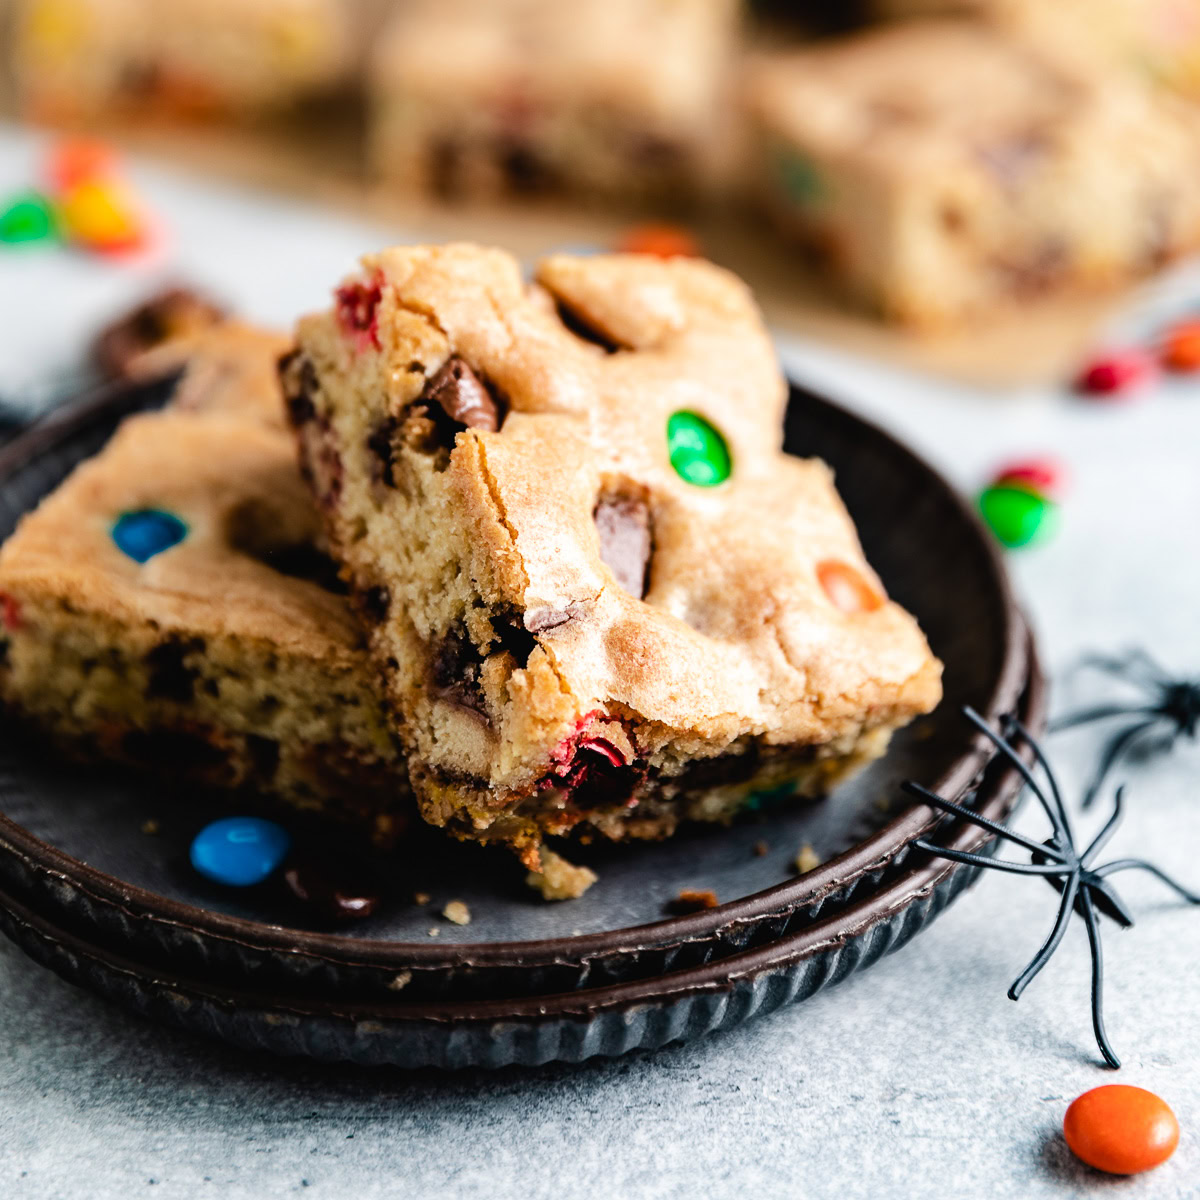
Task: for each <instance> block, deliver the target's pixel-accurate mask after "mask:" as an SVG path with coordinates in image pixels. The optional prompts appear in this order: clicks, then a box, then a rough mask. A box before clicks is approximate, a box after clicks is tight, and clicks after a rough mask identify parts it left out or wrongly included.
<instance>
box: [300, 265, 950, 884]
mask: <svg viewBox="0 0 1200 1200" xmlns="http://www.w3.org/2000/svg"><path fill="white" fill-rule="evenodd" d="M283 373H284V389H285V393H286V395H287V398H288V406H289V414H290V417H291V420H292V421H293V423H294V425H295V427H296V429H297V432H298V436H299V441H300V447H301V457H302V465H303V469H304V471H305V473H306V475H307V478H308V479H309V480H310V483H311V486H312V488H313V491H314V494H315V495H316V497H317V501H318V504H319V506H320V508H321V510H322V512H323V513H324V514H325V517H326V525H327V528H328V530H329V533H330V539H331V547H332V551H333V553H334V555H335V557H337V558H339V559H340V561H341V562H342V564H343V574H344V575H346V577H347V578H348V579H349V580H350V583H351V590H352V594H353V595H354V597H355V600H356V602H357V605H358V609H359V612H360V615H361V617H362V619H363V621H364V622H365V624H366V626H367V627H368V628H369V642H370V649H371V650H372V652H373V655H374V659H375V662H376V663H377V664H378V666H379V667H380V668H381V670H382V674H383V678H384V685H385V687H386V693H387V695H386V698H387V700H388V702H389V706H390V707H391V708H392V709H393V710H394V711H395V712H396V713H397V714H399V715H400V716H401V717H403V724H402V725H401V726H400V727H399V728H398V730H397V732H398V734H399V735H400V736H401V737H402V739H403V741H404V744H405V749H406V751H407V753H408V755H409V768H410V776H411V779H412V783H413V787H414V792H415V794H416V796H417V799H418V804H419V806H420V809H421V812H422V815H423V816H424V817H425V818H426V820H428V821H430V822H431V823H433V824H434V825H439V826H445V827H447V828H448V829H449V830H451V831H452V832H453V833H454V834H456V835H458V836H459V837H463V838H478V839H481V840H501V841H506V842H509V843H511V844H512V845H514V846H515V847H516V848H517V849H518V850H519V851H520V852H521V853H522V856H523V858H524V860H525V861H526V863H527V865H529V867H530V868H531V869H532V870H534V871H537V870H538V869H539V855H538V846H539V843H540V841H541V839H542V837H543V836H544V835H547V834H563V833H566V832H568V831H569V830H571V829H573V828H578V829H579V830H580V832H582V833H584V834H585V835H590V834H591V833H593V832H595V831H599V832H600V833H603V834H605V835H607V836H608V837H611V838H614V839H622V838H634V837H643V838H652V837H661V836H665V835H667V834H670V833H671V832H672V831H673V830H674V829H675V828H676V826H677V825H678V824H679V822H680V821H682V820H685V819H698V820H710V821H712V820H727V819H728V818H730V817H731V816H732V815H733V814H734V813H735V812H736V811H737V809H738V808H739V807H741V806H742V805H743V804H744V803H745V802H746V800H747V799H748V798H749V797H750V796H751V795H752V794H753V793H755V792H757V791H761V790H762V789H766V788H781V789H789V788H791V789H794V790H795V792H796V793H797V794H800V795H806V796H811V795H815V794H818V793H821V792H824V791H825V790H826V789H827V788H829V787H830V786H831V785H832V784H834V783H835V782H836V781H837V780H838V779H840V778H841V777H842V776H844V775H845V774H846V773H848V772H849V771H851V770H853V769H854V768H855V767H857V766H859V765H861V764H862V763H864V762H866V761H867V760H869V759H871V758H874V757H875V756H876V755H878V754H880V753H882V751H883V749H884V747H885V746H886V745H887V742H888V738H889V736H890V734H891V733H892V731H893V730H894V729H895V728H897V727H898V726H900V725H903V724H904V723H905V722H907V721H908V720H909V719H910V718H912V717H913V716H915V715H916V714H918V713H924V712H928V711H929V710H930V709H931V708H932V707H933V706H934V705H935V704H936V703H937V701H938V699H939V697H940V690H941V685H940V672H941V665H940V664H939V663H938V661H937V660H936V659H935V658H934V657H933V655H932V654H931V653H930V650H929V647H928V645H927V644H926V641H925V639H924V637H923V636H922V634H921V632H920V630H919V629H918V628H917V625H916V622H915V621H914V620H913V619H912V617H910V616H909V615H908V614H907V613H905V612H904V611H903V610H901V609H900V608H899V607H898V606H897V605H895V604H894V603H892V602H890V601H889V600H888V599H887V597H886V596H885V594H884V591H883V588H882V586H881V584H880V581H879V579H878V578H877V577H876V576H875V574H874V573H873V572H872V570H871V568H870V566H868V564H867V563H866V562H865V561H864V559H863V554H862V550H861V549H860V547H859V544H858V540H857V537H856V534H855V531H854V528H853V525H852V523H851V521H850V518H849V517H848V515H847V513H846V511H845V509H844V508H843V507H842V504H841V502H840V500H839V498H838V496H837V493H836V491H835V490H834V486H833V480H832V477H831V474H830V472H829V470H828V468H827V467H826V466H825V465H824V464H823V463H821V462H817V461H802V460H800V459H797V458H794V457H791V456H788V455H785V454H783V453H782V452H781V450H780V445H781V425H782V418H783V409H784V404H785V398H786V388H785V385H784V381H783V379H782V378H781V376H780V374H779V370H778V367H777V366H776V363H775V358H774V354H773V351H772V347H771V343H770V340H769V338H768V337H767V334H766V332H765V330H764V329H763V326H762V323H761V320H760V318H759V315H758V312H757V310H756V308H755V306H754V304H753V302H752V300H751V298H750V296H749V294H748V293H747V291H746V289H745V288H744V287H743V285H742V284H741V283H740V282H739V281H738V280H736V279H735V278H734V277H732V276H731V275H729V274H727V273H726V272H724V271H722V270H720V269H718V268H717V267H714V266H712V265H711V264H708V263H704V262H701V261H699V260H685V259H673V260H669V261H667V260H658V259H652V258H649V257H647V256H643V255H624V256H623V255H613V256H602V257H595V258H573V257H566V256H560V257H554V258H550V259H547V260H546V261H544V262H542V263H541V265H540V266H539V268H538V270H537V275H536V282H535V283H534V284H533V285H531V286H527V285H525V284H524V283H523V282H522V279H521V272H520V269H519V266H518V264H517V262H516V261H515V260H514V259H513V258H512V257H511V256H510V255H508V254H506V253H503V252H501V251H499V250H490V249H484V248H480V247H477V246H470V245H450V246H442V247H404V248H398V249H393V250H388V251H386V252H384V253H381V254H379V255H373V256H369V257H367V258H365V259H364V260H363V270H362V273H361V274H359V275H356V276H354V277H352V278H350V279H348V280H347V281H346V282H345V283H343V285H342V286H341V287H340V288H339V289H338V291H337V293H336V302H335V304H334V307H333V308H332V309H331V310H330V311H328V312H324V313H321V314H318V315H314V316H310V317H306V318H304V319H303V320H301V322H300V323H299V326H298V349H297V351H296V353H295V355H294V356H292V357H291V359H290V360H285V364H284V368H283ZM542 874H543V876H544V877H545V878H544V881H543V880H539V886H545V887H548V888H551V889H553V888H554V887H555V881H554V880H553V879H552V878H550V877H549V875H547V874H546V872H543V873H542Z"/></svg>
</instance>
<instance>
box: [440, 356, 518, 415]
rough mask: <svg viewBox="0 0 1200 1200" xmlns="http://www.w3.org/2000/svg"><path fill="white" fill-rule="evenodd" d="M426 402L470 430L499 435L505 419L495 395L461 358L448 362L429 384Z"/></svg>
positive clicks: (455, 357)
mask: <svg viewBox="0 0 1200 1200" xmlns="http://www.w3.org/2000/svg"><path fill="white" fill-rule="evenodd" d="M422 399H424V400H427V401H431V402H432V403H434V404H437V405H438V406H439V407H440V408H441V409H442V411H443V412H444V413H445V414H446V416H448V417H449V418H450V420H451V421H453V422H455V423H456V424H458V425H463V426H466V428H468V429H482V430H485V431H486V432H488V433H495V432H496V430H497V429H499V428H500V424H501V421H502V419H503V417H502V414H501V412H500V406H499V405H498V404H497V403H496V401H495V399H494V398H493V397H492V394H491V392H489V391H488V389H487V388H486V387H485V386H484V384H483V382H482V381H481V380H480V378H479V376H478V375H476V374H475V372H474V371H472V370H471V368H470V367H468V366H467V364H466V363H465V362H463V360H462V359H461V358H459V357H458V356H457V355H455V356H454V357H453V358H450V359H447V360H446V362H445V363H444V364H443V365H442V367H441V369H440V370H439V371H438V372H437V374H436V375H434V377H433V378H432V379H431V380H430V381H429V382H428V383H427V384H426V385H425V391H424V392H423V393H422Z"/></svg>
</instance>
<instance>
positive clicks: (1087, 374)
mask: <svg viewBox="0 0 1200 1200" xmlns="http://www.w3.org/2000/svg"><path fill="white" fill-rule="evenodd" d="M1157 373H1158V372H1157V370H1156V368H1155V363H1154V359H1153V357H1151V355H1150V354H1149V353H1147V352H1146V351H1145V350H1141V349H1139V348H1137V347H1135V346H1131V347H1129V348H1128V349H1126V350H1114V351H1112V352H1110V353H1108V354H1103V355H1101V356H1100V357H1098V358H1095V359H1093V360H1092V361H1091V362H1090V363H1088V364H1087V366H1085V367H1084V369H1083V370H1082V371H1081V372H1080V374H1079V378H1078V379H1076V381H1075V387H1076V389H1077V390H1078V391H1080V392H1084V393H1086V394H1088V395H1091V396H1104V397H1107V398H1109V399H1114V400H1115V399H1117V398H1129V397H1130V396H1132V395H1133V394H1135V393H1136V392H1138V391H1140V390H1142V389H1144V388H1145V387H1147V386H1148V385H1149V384H1150V383H1151V382H1153V380H1154V378H1155V376H1156V375H1157Z"/></svg>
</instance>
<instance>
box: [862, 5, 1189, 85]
mask: <svg viewBox="0 0 1200 1200" xmlns="http://www.w3.org/2000/svg"><path fill="white" fill-rule="evenodd" d="M875 10H876V12H877V13H878V14H879V15H881V16H889V17H912V16H928V15H930V14H933V13H939V14H969V15H971V16H974V17H978V18H982V19H984V20H987V21H989V22H990V23H992V24H994V25H996V26H997V27H998V28H1001V29H1004V30H1006V31H1008V32H1010V33H1013V34H1015V35H1017V36H1022V37H1028V38H1031V39H1034V40H1036V41H1037V42H1038V43H1041V44H1043V45H1051V46H1053V47H1054V48H1055V50H1057V51H1060V52H1062V53H1064V54H1068V55H1074V56H1077V57H1079V56H1083V57H1087V56H1090V57H1091V58H1092V60H1093V62H1095V63H1096V64H1098V65H1099V66H1100V67H1101V69H1108V70H1114V69H1116V70H1122V69H1123V70H1126V71H1129V70H1133V71H1136V72H1137V73H1139V74H1141V75H1143V76H1144V77H1145V78H1146V79H1148V80H1151V81H1153V82H1155V83H1161V84H1164V85H1166V86H1167V87H1171V88H1174V89H1175V90H1177V91H1179V92H1182V93H1184V94H1185V95H1190V96H1192V97H1193V98H1196V97H1198V96H1200V0H1054V3H1052V4H1046V3H1044V0H876V3H875Z"/></svg>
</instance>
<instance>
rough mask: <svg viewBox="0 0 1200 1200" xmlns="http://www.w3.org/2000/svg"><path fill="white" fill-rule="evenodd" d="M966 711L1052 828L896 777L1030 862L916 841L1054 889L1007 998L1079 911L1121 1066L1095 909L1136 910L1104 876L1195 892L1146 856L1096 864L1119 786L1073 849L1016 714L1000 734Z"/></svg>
mask: <svg viewBox="0 0 1200 1200" xmlns="http://www.w3.org/2000/svg"><path fill="white" fill-rule="evenodd" d="M963 712H964V713H965V714H966V717H967V719H968V720H969V721H971V723H972V724H974V725H975V726H976V728H978V729H979V730H980V731H981V732H982V733H984V734H985V735H986V736H987V737H988V738H989V739H990V740H991V741H992V742H993V744H994V745H995V746H996V748H997V749H998V750H999V751H1000V753H1001V754H1002V755H1004V757H1005V758H1006V759H1008V761H1009V762H1010V763H1012V765H1013V766H1014V767H1016V769H1017V770H1018V771H1019V772H1020V773H1021V775H1022V777H1023V778H1024V780H1025V783H1026V784H1027V786H1028V787H1029V789H1030V790H1031V791H1032V792H1033V794H1034V795H1035V796H1036V797H1037V799H1038V802H1039V803H1040V804H1041V806H1042V809H1043V811H1044V812H1045V813H1046V816H1047V817H1048V818H1049V821H1050V825H1051V827H1052V828H1053V833H1052V835H1051V836H1050V837H1049V838H1047V839H1046V840H1045V841H1043V842H1037V841H1035V840H1034V839H1033V838H1029V837H1026V836H1025V835H1024V834H1020V833H1017V832H1016V831H1014V830H1012V829H1009V828H1008V827H1007V826H1005V825H1001V824H998V823H997V822H995V821H990V820H988V818H986V817H983V816H981V815H980V814H979V813H976V812H972V811H971V810H970V809H968V808H964V807H963V806H962V805H960V804H955V803H954V802H953V801H951V800H946V799H943V798H942V797H941V796H939V795H937V794H936V793H934V792H931V791H929V790H928V789H926V788H923V787H921V785H920V784H916V783H912V782H909V783H904V784H902V785H901V786H902V787H903V789H904V791H906V792H907V793H909V795H912V796H916V797H917V798H919V799H921V800H923V801H925V802H926V803H927V804H930V805H932V806H933V807H934V808H938V809H941V810H942V812H945V813H950V814H953V815H954V816H958V817H961V818H962V819H963V820H965V821H970V822H971V824H973V825H977V826H979V827H980V828H981V829H986V830H988V832H990V833H993V834H995V835H996V836H997V837H999V838H1004V839H1005V840H1007V841H1009V842H1012V843H1014V844H1015V845H1018V846H1022V847H1024V848H1025V849H1026V850H1028V851H1029V854H1030V861H1029V862H1027V863H1022V862H1009V861H1007V860H1004V859H995V858H991V857H989V856H988V855H986V854H971V853H968V852H966V851H962V850H952V849H950V848H948V847H945V846H939V845H937V844H936V843H934V842H931V841H929V839H928V838H918V839H917V840H916V841H915V842H914V843H913V844H914V845H915V846H917V847H919V848H920V849H922V850H925V851H927V852H928V853H930V854H935V855H938V856H939V857H941V858H948V859H951V860H952V861H953V862H958V863H966V864H968V865H970V866H977V867H989V868H992V869H994V870H997V871H1008V872H1011V873H1013V874H1017V875H1040V876H1042V878H1044V879H1045V880H1046V881H1047V882H1048V883H1049V884H1050V885H1051V886H1052V887H1053V888H1054V889H1055V890H1056V891H1057V892H1058V893H1059V895H1060V900H1059V905H1058V915H1057V917H1056V918H1055V921H1054V926H1053V928H1052V929H1051V931H1050V934H1049V936H1048V937H1047V938H1046V940H1045V942H1043V943H1042V946H1041V948H1040V949H1039V950H1038V952H1037V954H1035V955H1034V957H1033V959H1032V960H1031V961H1030V963H1029V965H1028V966H1027V967H1026V968H1025V970H1024V971H1022V972H1021V974H1020V975H1019V976H1018V977H1017V979H1016V980H1014V982H1013V985H1012V987H1010V988H1009V989H1008V995H1009V998H1010V999H1012V1000H1019V999H1020V997H1021V993H1022V992H1024V990H1025V989H1026V988H1027V987H1028V986H1029V985H1030V983H1032V982H1033V980H1034V979H1035V978H1036V976H1037V975H1038V973H1039V972H1040V971H1041V970H1042V968H1043V967H1044V966H1045V965H1046V964H1047V963H1048V962H1049V961H1050V958H1051V956H1052V955H1053V954H1054V952H1055V950H1057V949H1058V947H1059V945H1060V944H1061V942H1062V939H1063V937H1064V935H1065V934H1066V932H1067V926H1068V925H1069V924H1070V920H1071V913H1072V912H1075V913H1078V914H1079V916H1080V917H1081V918H1082V919H1083V923H1084V925H1085V926H1086V928H1087V935H1088V945H1089V947H1090V949H1091V954H1092V1028H1093V1029H1094V1031H1095V1034H1096V1043H1097V1045H1098V1046H1099V1047H1100V1052H1101V1054H1103V1055H1104V1060H1105V1062H1107V1063H1108V1065H1109V1066H1110V1067H1114V1068H1116V1067H1119V1066H1120V1065H1121V1061H1120V1059H1118V1058H1117V1056H1116V1053H1115V1052H1114V1051H1113V1048H1112V1045H1111V1043H1110V1042H1109V1040H1108V1034H1107V1033H1106V1032H1105V1029H1104V1005H1103V988H1104V955H1103V947H1102V946H1101V942H1100V925H1099V921H1098V919H1097V915H1098V914H1100V915H1103V916H1106V917H1109V918H1110V919H1111V920H1113V921H1115V922H1116V923H1117V924H1118V925H1120V926H1122V927H1123V928H1126V929H1128V928H1129V927H1130V926H1132V925H1133V923H1134V920H1133V914H1132V913H1131V912H1130V911H1129V909H1128V907H1127V906H1126V904H1125V902H1124V901H1123V900H1122V899H1121V897H1120V895H1119V894H1118V893H1117V892H1116V890H1115V889H1114V888H1113V886H1112V884H1111V883H1110V882H1109V876H1111V875H1115V874H1116V873H1117V872H1119V871H1130V870H1142V871H1148V872H1149V873H1150V874H1152V875H1154V876H1155V877H1156V878H1158V879H1160V880H1162V882H1163V883H1165V884H1166V885H1167V886H1168V887H1170V888H1173V889H1174V890H1175V891H1176V892H1177V893H1178V894H1179V895H1180V896H1182V897H1183V898H1184V899H1185V900H1187V901H1188V902H1189V903H1191V904H1200V895H1196V894H1194V893H1192V892H1190V891H1188V890H1187V889H1186V888H1184V887H1182V886H1181V885H1180V884H1178V883H1176V882H1175V881H1174V880H1173V879H1171V878H1170V877H1169V876H1167V875H1165V874H1164V873H1163V872H1162V871H1160V870H1159V869H1158V868H1157V867H1155V866H1153V865H1151V864H1150V863H1147V862H1143V861H1142V860H1141V859H1136V858H1121V859H1117V860H1115V861H1114V862H1109V863H1104V864H1103V865H1102V866H1097V865H1096V858H1097V856H1098V855H1099V853H1100V851H1101V850H1103V848H1104V847H1105V845H1106V844H1107V843H1108V840H1109V838H1111V837H1112V835H1113V833H1114V832H1115V831H1116V828H1117V825H1118V824H1119V823H1120V820H1121V813H1122V795H1123V792H1122V789H1121V788H1118V789H1117V793H1116V799H1115V802H1114V805H1113V812H1112V816H1110V817H1109V819H1108V820H1107V821H1106V822H1105V824H1104V827H1103V828H1102V829H1101V830H1100V832H1099V833H1098V834H1097V835H1096V836H1095V837H1094V838H1093V839H1092V841H1091V842H1090V843H1089V845H1088V846H1087V848H1086V849H1085V850H1083V851H1082V853H1081V852H1080V851H1078V850H1077V849H1076V845H1075V835H1074V832H1073V831H1072V829H1071V820H1070V817H1069V816H1068V815H1067V808H1066V805H1065V804H1064V803H1063V799H1062V794H1061V793H1060V791H1059V787H1058V782H1057V780H1056V779H1055V777H1054V773H1053V771H1052V770H1051V769H1050V764H1049V763H1048V762H1047V761H1046V758H1045V756H1044V755H1043V753H1042V751H1041V748H1040V747H1039V746H1038V744H1037V743H1036V742H1035V741H1034V740H1033V738H1032V737H1031V736H1030V734H1029V732H1028V731H1027V730H1026V729H1025V728H1024V726H1022V725H1021V724H1020V723H1019V722H1016V721H1013V722H1011V723H1010V724H1009V725H1008V726H1007V727H1006V730H1005V734H1006V736H1001V735H1000V734H998V733H996V732H995V731H994V730H993V729H991V727H990V726H989V725H988V724H987V722H986V721H984V719H983V718H982V717H981V716H980V715H979V714H978V713H977V712H975V710H974V709H972V708H964V710H963ZM1014 740H1019V741H1020V742H1022V743H1024V744H1025V745H1027V746H1028V747H1029V748H1030V750H1031V751H1032V752H1033V759H1034V763H1035V764H1036V765H1037V766H1040V767H1041V769H1042V771H1043V773H1044V774H1045V777H1046V782H1047V784H1048V787H1049V795H1047V792H1046V790H1045V789H1043V788H1042V786H1041V785H1040V784H1039V783H1038V782H1037V780H1036V778H1035V777H1034V774H1033V772H1032V770H1031V769H1030V767H1029V766H1028V765H1027V764H1026V762H1025V760H1024V759H1023V758H1022V757H1021V756H1020V754H1019V753H1018V751H1017V749H1016V748H1015V746H1014V745H1013V742H1014Z"/></svg>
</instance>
